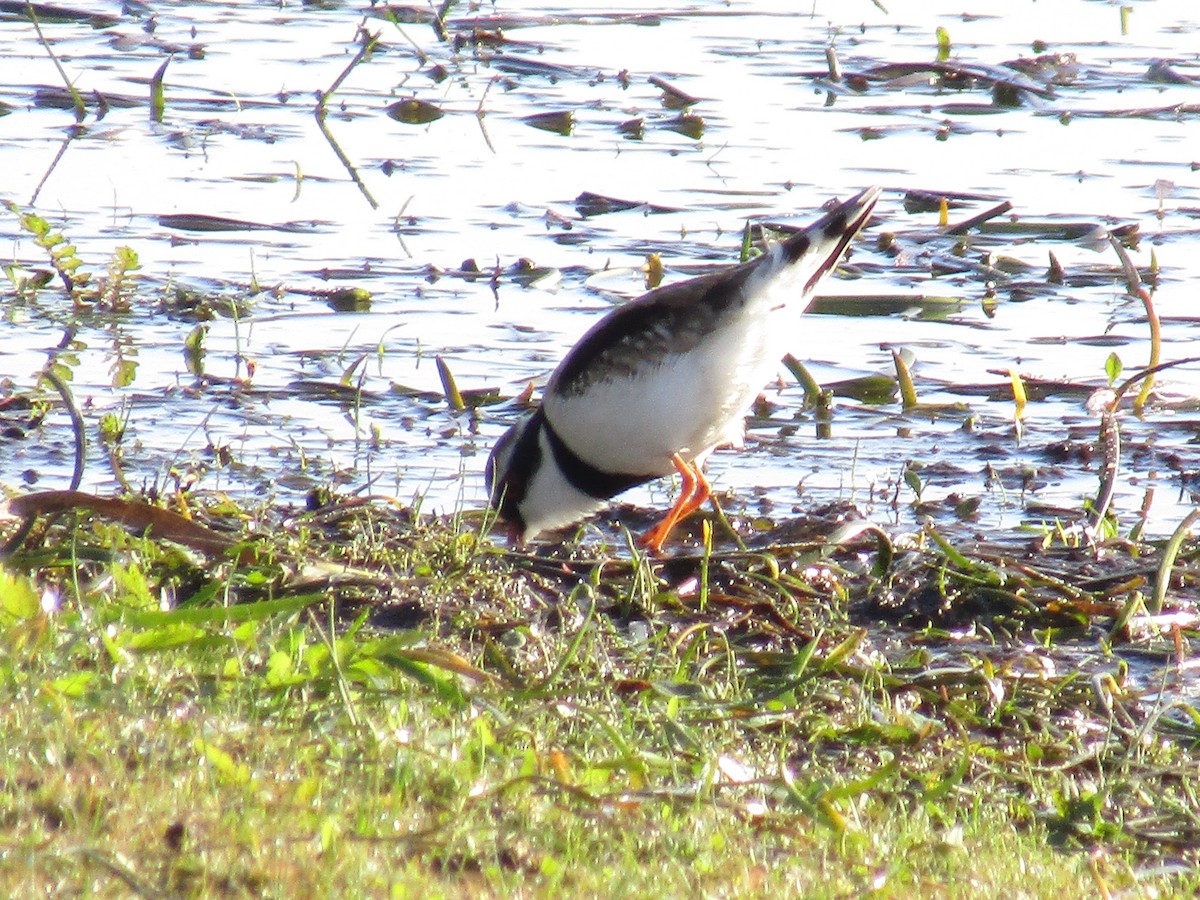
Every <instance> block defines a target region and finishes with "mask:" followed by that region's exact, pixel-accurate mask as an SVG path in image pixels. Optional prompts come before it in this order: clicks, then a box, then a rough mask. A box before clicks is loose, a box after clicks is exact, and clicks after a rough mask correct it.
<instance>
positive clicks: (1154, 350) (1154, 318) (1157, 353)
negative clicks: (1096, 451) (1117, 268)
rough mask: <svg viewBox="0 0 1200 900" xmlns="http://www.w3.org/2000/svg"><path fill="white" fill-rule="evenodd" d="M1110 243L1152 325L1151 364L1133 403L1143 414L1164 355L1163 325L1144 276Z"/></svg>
mask: <svg viewBox="0 0 1200 900" xmlns="http://www.w3.org/2000/svg"><path fill="white" fill-rule="evenodd" d="M1108 242H1109V243H1110V244H1112V248H1113V249H1114V250H1115V251H1116V252H1117V258H1118V259H1119V260H1120V261H1121V271H1122V272H1123V273H1124V274H1125V283H1126V290H1127V291H1128V293H1129V296H1131V297H1137V298H1138V299H1139V300H1141V301H1142V306H1143V307H1145V309H1146V320H1147V322H1149V324H1150V362H1149V363H1148V365H1147V370H1146V372H1145V373H1144V374H1143V376H1142V377H1143V378H1144V379H1145V380H1144V381H1142V387H1141V390H1139V391H1138V395H1137V399H1135V400H1134V401H1133V408H1134V410H1136V411H1138V412H1141V410H1142V408H1143V407H1144V406H1145V405H1146V401H1147V400H1149V399H1150V391H1151V390H1152V389H1153V388H1154V378H1153V376H1152V375H1151V374H1150V370H1152V369H1154V368H1155V367H1156V366H1157V365H1158V361H1159V359H1160V358H1161V354H1162V325H1161V323H1160V322H1159V319H1158V312H1157V311H1156V310H1155V309H1154V300H1153V299H1152V298H1151V296H1150V291H1149V290H1147V288H1146V286H1145V285H1144V284H1143V283H1142V276H1141V275H1140V274H1138V270H1137V267H1136V266H1135V265H1134V264H1133V262H1132V260H1130V258H1129V254H1128V253H1126V252H1125V248H1124V247H1123V246H1121V242H1120V241H1118V240H1117V239H1116V238H1115V237H1113V236H1112V235H1111V234H1110V235H1109V236H1108Z"/></svg>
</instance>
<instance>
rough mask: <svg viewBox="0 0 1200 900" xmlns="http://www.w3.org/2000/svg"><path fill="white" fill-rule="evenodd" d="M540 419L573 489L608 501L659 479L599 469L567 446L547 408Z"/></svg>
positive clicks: (559, 466) (555, 458) (551, 447)
mask: <svg viewBox="0 0 1200 900" xmlns="http://www.w3.org/2000/svg"><path fill="white" fill-rule="evenodd" d="M537 415H538V416H539V417H540V418H541V420H542V421H541V426H542V429H543V430H544V431H545V432H546V438H547V439H548V440H549V441H550V450H551V452H553V454H554V461H555V462H556V463H557V464H558V468H559V469H560V470H561V471H562V473H563V475H564V476H566V479H567V481H569V482H570V483H571V485H572V486H573V487H575V488H577V489H578V490H581V491H583V493H585V494H587V495H588V496H589V497H595V498H596V499H597V500H608V499H609V498H610V497H615V496H616V495H617V494H620V493H621V492H622V491H627V490H629V489H630V488H631V487H636V486H637V485H639V484H645V483H646V482H647V481H653V480H654V479H655V478H657V477H658V476H657V475H625V474H622V473H619V472H605V471H604V470H603V469H597V468H596V467H595V466H593V465H592V464H591V463H589V462H587V461H586V460H584V459H582V458H581V457H580V456H579V454H577V453H576V452H575V451H574V450H572V449H571V448H570V447H568V446H567V444H566V442H565V441H564V440H563V439H562V437H561V436H560V435H559V433H558V432H557V431H555V430H554V426H552V425H551V424H550V421H549V419H547V418H546V411H545V409H544V408H543V409H539V410H538V411H537Z"/></svg>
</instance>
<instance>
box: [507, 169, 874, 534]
mask: <svg viewBox="0 0 1200 900" xmlns="http://www.w3.org/2000/svg"><path fill="white" fill-rule="evenodd" d="M879 191H880V189H879V188H877V187H873V188H869V189H868V190H865V191H863V192H862V193H861V194H859V195H857V196H856V197H853V198H852V199H850V200H847V201H846V202H844V203H839V204H837V205H836V206H834V207H833V208H832V209H830V210H829V211H828V212H826V213H825V214H824V215H823V216H822V217H821V218H820V219H818V220H817V221H816V222H814V223H813V224H812V225H810V226H808V227H807V228H805V229H804V230H803V231H799V232H797V233H796V234H793V235H791V236H790V237H788V238H787V239H785V240H783V241H780V242H779V243H777V244H775V245H774V246H772V247H771V248H770V249H768V250H767V251H766V252H765V253H763V254H762V255H761V256H759V257H757V258H756V259H753V260H750V261H749V262H745V263H742V264H741V265H736V266H730V267H729V268H726V269H722V270H720V271H717V272H712V273H710V274H707V275H701V276H699V277H697V278H692V279H689V280H688V281H682V282H679V283H677V284H669V285H666V286H664V287H659V288H655V289H654V290H652V291H650V292H649V293H646V294H644V295H642V296H641V297H639V298H638V299H636V300H633V301H631V302H629V303H626V304H624V305H623V306H619V307H617V308H616V309H614V310H613V311H612V312H610V313H608V314H607V315H605V316H604V318H602V319H600V321H598V322H597V323H596V324H595V325H593V326H592V328H591V329H590V330H588V332H587V333H586V334H585V335H584V336H583V337H582V338H580V340H579V342H578V343H577V344H575V346H574V347H572V348H571V350H570V352H568V353H567V355H566V356H565V357H564V358H563V360H562V362H561V363H559V365H558V368H556V369H555V370H554V373H553V374H552V375H551V376H550V380H549V381H548V382H547V384H546V387H545V390H544V391H543V394H542V402H541V404H540V405H539V406H538V407H537V408H536V409H534V410H533V411H532V412H531V413H530V414H528V415H527V416H525V417H524V418H522V419H521V420H520V421H519V422H517V423H516V424H515V425H513V426H512V427H511V428H510V429H509V430H508V431H507V432H506V433H505V434H504V435H503V436H502V437H501V438H500V440H499V441H497V442H496V446H495V447H494V448H493V450H492V453H491V456H490V458H489V459H488V464H487V472H486V476H485V477H486V481H487V489H488V496H489V498H490V499H491V502H492V505H493V506H494V507H495V508H496V509H497V510H498V511H499V515H500V518H501V519H503V520H505V521H506V522H507V523H508V525H509V528H510V535H511V536H512V537H513V538H515V539H517V540H525V539H527V538H532V537H535V536H536V535H538V534H539V533H541V532H543V531H549V530H551V529H556V528H562V527H565V526H567V525H571V524H574V523H575V522H578V521H579V520H581V519H583V518H585V517H586V516H589V515H591V514H592V513H595V512H597V511H599V510H600V509H602V508H603V507H604V506H605V505H607V503H608V502H609V500H611V499H612V498H613V497H615V496H616V495H617V494H620V493H621V492H622V491H626V490H628V489H629V488H631V487H634V486H635V485H639V484H643V483H645V482H647V481H652V480H654V479H656V478H661V477H663V476H665V475H670V474H671V473H672V472H678V473H679V477H680V479H681V481H682V486H681V489H680V492H679V498H678V499H677V500H676V501H675V505H674V506H672V507H671V510H670V512H668V513H667V515H666V517H665V518H664V519H663V520H662V521H661V522H659V523H658V524H657V525H655V526H654V527H653V528H652V529H650V530H649V531H648V532H647V533H646V534H645V535H643V536H642V538H641V541H640V542H641V544H642V545H643V546H645V547H647V548H649V549H651V550H653V551H658V550H660V549H661V548H662V544H663V542H664V541H665V540H666V539H667V535H668V534H670V532H671V529H672V528H674V526H675V524H676V523H677V522H678V521H679V520H680V519H682V518H683V517H684V516H687V515H689V514H690V513H692V512H694V511H695V510H696V509H698V508H699V507H700V506H701V505H703V503H704V502H705V500H707V499H708V497H709V495H710V488H709V484H708V481H707V480H706V479H705V477H704V473H703V471H702V470H701V466H702V465H703V464H704V461H705V459H707V458H708V455H709V454H710V453H711V452H712V451H713V450H714V449H715V448H716V447H718V446H720V445H722V444H728V443H733V444H740V443H741V440H742V435H743V429H744V419H745V416H746V413H747V412H748V411H749V409H750V406H751V405H752V404H753V403H754V400H755V398H756V397H757V396H758V394H759V392H760V391H761V390H762V389H763V387H764V385H766V384H767V383H768V382H769V381H770V380H771V377H772V376H773V375H774V374H775V373H776V371H777V368H778V366H779V362H780V360H781V359H782V358H783V356H784V355H785V354H786V353H787V352H788V349H789V345H790V344H791V343H792V342H793V341H794V340H795V339H796V338H797V336H798V335H799V328H798V326H799V318H800V315H801V313H803V312H804V311H805V310H806V309H807V308H808V305H809V304H810V303H811V302H812V296H813V290H814V289H815V288H816V286H817V284H818V283H819V282H820V281H821V279H822V278H823V277H824V276H825V275H827V274H828V273H829V272H830V271H831V270H832V269H833V268H834V267H835V266H836V265H837V263H838V261H839V260H840V259H841V257H842V254H843V253H844V252H845V250H846V247H847V246H848V245H849V243H850V241H851V240H852V239H853V238H854V236H855V235H856V234H857V233H858V231H859V229H861V228H862V227H863V225H865V224H866V221H867V218H868V217H869V216H870V213H871V208H872V207H873V206H874V205H875V201H876V200H877V199H878V197H879Z"/></svg>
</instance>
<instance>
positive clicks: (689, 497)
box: [638, 453, 712, 553]
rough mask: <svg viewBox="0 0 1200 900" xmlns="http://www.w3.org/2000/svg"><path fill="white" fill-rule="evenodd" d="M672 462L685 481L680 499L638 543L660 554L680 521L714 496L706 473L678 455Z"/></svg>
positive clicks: (680, 492) (674, 456) (680, 491)
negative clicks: (672, 530) (668, 536)
mask: <svg viewBox="0 0 1200 900" xmlns="http://www.w3.org/2000/svg"><path fill="white" fill-rule="evenodd" d="M671 462H672V463H674V464H675V471H676V472H678V473H679V477H680V478H681V479H682V480H683V485H682V487H681V488H680V490H679V497H678V498H677V499H676V500H675V505H674V506H672V507H671V511H670V512H668V513H667V515H666V517H665V518H664V519H663V520H662V521H661V522H659V523H658V524H657V525H655V526H654V527H653V528H651V529H650V530H649V531H647V532H646V533H645V534H644V535H642V537H641V539H640V540H639V541H638V543H639V544H641V545H642V546H643V547H645V548H646V549H647V550H650V551H652V552H654V553H658V552H659V551H660V550H662V545H663V543H664V542H665V541H666V539H667V535H669V534H670V533H671V529H673V528H674V527H675V526H676V525H677V524H679V520H680V519H682V518H683V517H684V516H689V515H691V514H692V513H694V512H695V511H696V510H698V509H699V508H700V507H701V506H703V505H704V501H705V500H707V499H708V498H709V497H711V496H712V486H711V485H709V483H708V479H707V478H705V477H704V473H703V472H701V471H700V467H699V466H697V465H695V464H694V463H687V462H685V461H684V459H683V457H681V456H680V455H679V454H678V453H676V454H674V455H673V456H672V457H671Z"/></svg>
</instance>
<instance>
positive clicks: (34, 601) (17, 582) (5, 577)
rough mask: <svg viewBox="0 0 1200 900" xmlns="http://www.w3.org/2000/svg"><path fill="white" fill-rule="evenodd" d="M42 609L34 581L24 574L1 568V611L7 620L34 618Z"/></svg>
mask: <svg viewBox="0 0 1200 900" xmlns="http://www.w3.org/2000/svg"><path fill="white" fill-rule="evenodd" d="M41 611H42V604H41V600H40V599H39V598H38V593H37V591H36V590H35V589H34V586H33V582H32V581H30V580H29V579H28V578H26V577H25V576H24V575H18V574H16V573H15V572H10V571H8V570H7V569H0V613H2V614H3V620H5V621H21V620H24V619H32V618H33V617H34V616H36V615H37V614H38V613H40V612H41Z"/></svg>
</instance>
